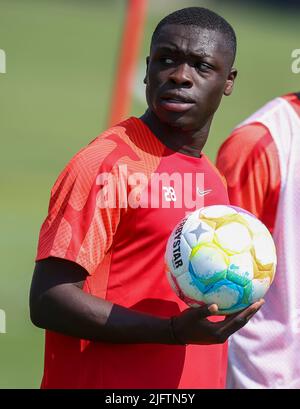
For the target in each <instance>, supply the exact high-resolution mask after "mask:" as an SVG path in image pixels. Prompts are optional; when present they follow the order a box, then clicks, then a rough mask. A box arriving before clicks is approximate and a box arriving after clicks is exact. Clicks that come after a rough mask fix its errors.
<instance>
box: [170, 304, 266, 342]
mask: <svg viewBox="0 0 300 409" xmlns="http://www.w3.org/2000/svg"><path fill="white" fill-rule="evenodd" d="M263 304H264V300H263V299H261V300H259V301H257V302H255V303H254V304H251V305H250V306H249V307H247V308H245V309H244V310H242V311H239V312H237V313H235V314H232V315H229V316H227V317H226V318H225V319H224V320H223V321H219V322H211V321H209V320H208V319H207V317H209V316H212V315H217V314H218V306H217V305H216V304H212V305H210V306H204V307H199V308H189V309H187V310H185V311H183V312H182V313H181V314H180V315H178V316H176V317H173V318H172V327H173V333H174V338H175V339H176V340H178V344H202V345H207V344H222V343H224V342H225V341H226V340H227V339H228V337H230V335H232V334H233V333H234V332H236V331H238V330H239V329H240V328H242V327H243V326H244V325H246V324H247V322H248V321H249V320H250V319H251V318H252V317H253V315H254V314H255V313H256V312H257V311H258V310H259V309H260V307H261V306H262V305H263Z"/></svg>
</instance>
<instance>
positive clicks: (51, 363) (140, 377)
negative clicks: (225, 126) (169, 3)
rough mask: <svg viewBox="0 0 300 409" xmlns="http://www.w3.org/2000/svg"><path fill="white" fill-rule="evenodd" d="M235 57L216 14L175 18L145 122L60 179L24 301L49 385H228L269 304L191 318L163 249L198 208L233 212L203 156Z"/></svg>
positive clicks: (94, 146)
mask: <svg viewBox="0 0 300 409" xmlns="http://www.w3.org/2000/svg"><path fill="white" fill-rule="evenodd" d="M235 50H236V39H235V34H234V31H233V29H232V28H231V26H230V25H229V24H228V23H227V22H226V21H225V20H224V19H223V18H221V17H220V16H218V15H216V14H215V13H213V12H211V11H209V10H206V9H203V8H197V7H195V8H187V9H183V10H179V11H176V12H174V13H172V14H171V15H169V16H167V17H166V18H165V19H163V20H162V21H161V22H160V23H159V24H158V26H157V28H156V30H155V31H154V33H153V37H152V41H151V48H150V56H149V57H148V58H147V72H146V77H145V84H146V95H147V102H148V109H147V111H146V112H145V114H144V115H143V116H142V117H141V118H140V119H138V118H129V119H128V120H126V121H124V122H122V123H120V124H118V125H116V126H115V127H113V128H111V129H109V130H107V131H106V132H104V133H103V134H102V135H100V136H99V137H98V138H96V139H95V140H94V141H92V142H91V143H90V144H89V145H88V146H87V147H86V148H84V149H83V150H81V151H80V152H79V153H78V154H77V155H75V157H74V158H73V159H72V160H71V161H70V163H69V164H68V165H67V167H66V168H65V170H64V171H63V172H62V173H61V175H60V176H59V178H58V180H57V181H56V183H55V185H54V188H53V190H52V193H51V200H50V206H49V214H48V216H47V218H46V220H45V222H44V224H43V226H42V228H41V233H40V239H39V246H38V255H37V264H36V268H35V272H34V277H33V282H32V288H31V296H30V309H31V318H32V321H33V323H34V324H35V325H37V326H39V327H42V328H46V329H47V332H46V350H45V370H44V377H43V383H42V387H44V388H221V387H223V386H224V380H225V371H226V360H227V358H226V343H225V341H226V339H227V338H228V336H230V335H231V334H232V333H233V332H234V331H236V330H238V329H239V328H241V327H242V326H243V325H245V324H246V322H247V321H248V319H249V318H250V317H251V316H252V315H253V314H254V313H255V312H256V311H257V309H259V308H260V306H261V305H262V302H263V301H262V302H258V303H256V304H253V305H252V306H251V307H249V308H248V309H247V310H244V311H243V312H241V313H239V314H236V315H235V316H232V317H230V318H228V319H226V320H225V321H223V322H220V319H217V318H218V317H213V318H210V319H208V318H207V317H209V316H211V315H214V314H216V313H217V306H216V305H212V306H210V307H203V308H199V309H187V308H186V305H185V304H184V303H183V302H181V301H180V300H179V299H178V297H177V296H176V295H175V294H174V292H173V291H172V289H171V287H170V285H169V283H168V282H167V279H166V274H165V269H164V252H165V248H166V243H167V239H168V237H169V235H170V233H171V231H172V229H173V228H174V226H175V225H176V224H177V223H178V222H179V221H180V220H181V219H182V218H183V217H184V216H185V215H186V213H187V212H191V211H193V210H195V207H196V204H198V205H199V204H200V205H204V204H205V205H211V204H218V203H222V204H224V203H225V204H226V203H228V196H227V192H226V188H225V186H224V184H223V181H222V179H221V177H220V176H219V174H218V172H217V170H216V168H215V167H214V166H213V165H212V164H211V163H210V162H209V161H208V159H207V158H206V157H205V155H203V154H202V153H201V152H202V148H203V146H204V144H205V142H206V139H207V137H208V132H209V128H210V125H211V121H212V119H213V115H214V113H215V111H216V110H217V108H218V105H219V103H220V101H221V98H222V95H223V94H224V95H230V94H231V92H232V88H233V82H234V79H235V76H236V70H235V69H234V68H232V65H233V61H234V57H235ZM175 171H176V172H175ZM175 173H176V174H175ZM178 175H179V177H180V178H178ZM186 175H189V176H191V177H192V178H193V179H192V181H191V179H189V181H188V182H187V183H184V181H185V179H184V178H185V176H186ZM197 175H198V176H199V175H200V176H201V177H198V178H197ZM203 175H204V181H203ZM178 179H180V181H183V182H182V184H181V185H180V186H178ZM157 180H158V181H157ZM195 180H197V181H198V182H199V181H200V182H199V184H200V185H199V184H197V185H196V182H195ZM176 181H177V182H176ZM176 183H177V184H176ZM197 191H198V192H200V194H199V197H198V199H197V198H196V192H197ZM204 191H206V192H208V191H209V194H207V195H205V196H204V195H202V192H204ZM191 203H192V204H191ZM214 318H215V319H214ZM213 344H215V345H213Z"/></svg>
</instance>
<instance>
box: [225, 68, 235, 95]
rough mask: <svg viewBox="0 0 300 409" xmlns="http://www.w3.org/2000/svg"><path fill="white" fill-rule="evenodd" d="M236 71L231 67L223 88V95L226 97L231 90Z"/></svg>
mask: <svg viewBox="0 0 300 409" xmlns="http://www.w3.org/2000/svg"><path fill="white" fill-rule="evenodd" d="M237 73H238V72H237V70H236V69H235V68H231V70H230V73H229V75H228V78H227V80H226V84H225V89H224V95H226V96H227V97H228V96H229V95H231V93H232V91H233V84H234V80H235V79H236V76H237Z"/></svg>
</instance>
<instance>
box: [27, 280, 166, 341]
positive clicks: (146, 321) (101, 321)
mask: <svg viewBox="0 0 300 409" xmlns="http://www.w3.org/2000/svg"><path fill="white" fill-rule="evenodd" d="M31 316H32V321H33V323H34V324H35V325H37V326H39V327H42V328H45V329H49V330H52V331H56V332H60V333H63V334H65V335H69V336H73V337H78V338H83V339H89V340H93V341H103V342H110V343H163V344H171V343H173V341H172V336H171V332H170V327H169V320H168V319H164V318H160V317H156V316H152V315H148V314H144V313H139V312H136V311H133V310H129V309H127V308H124V307H121V306H118V305H115V304H112V303H110V302H108V301H105V300H102V299H100V298H97V297H94V296H92V295H89V294H86V293H84V292H83V291H82V290H81V289H80V288H77V287H75V286H73V285H68V284H67V285H62V286H60V287H59V288H54V289H51V290H49V291H48V292H47V293H46V294H43V295H42V296H40V297H39V301H37V300H36V301H32V305H31Z"/></svg>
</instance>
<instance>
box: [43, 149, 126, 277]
mask: <svg viewBox="0 0 300 409" xmlns="http://www.w3.org/2000/svg"><path fill="white" fill-rule="evenodd" d="M113 148H114V144H113V143H112V142H110V141H103V142H102V143H96V144H93V143H92V144H90V145H89V146H87V147H86V148H84V149H82V150H81V151H80V152H79V153H78V154H77V155H75V156H74V158H73V159H72V160H71V161H70V162H69V164H68V165H67V166H66V168H65V169H64V170H63V171H62V173H61V174H60V176H59V177H58V179H57V181H56V182H55V184H54V186H53V188H52V190H51V198H50V204H49V210H48V215H47V217H46V219H45V221H44V223H43V225H42V227H41V231H40V236H39V242H38V250H37V257H36V260H41V259H45V258H47V257H50V256H53V257H59V258H63V259H67V260H70V261H74V262H76V263H77V264H79V265H81V266H82V267H84V268H85V269H86V270H87V272H88V273H89V274H93V273H94V272H95V270H96V269H97V267H98V266H99V264H100V263H101V261H102V260H103V258H104V256H105V254H106V253H107V251H108V250H109V248H110V246H111V244H112V241H113V237H114V234H115V232H116V229H117V226H118V224H119V220H120V213H121V210H120V208H119V206H117V203H119V201H118V200H115V206H114V205H112V206H103V200H102V199H103V197H104V195H105V194H107V189H105V188H106V184H107V181H108V178H105V177H103V176H105V175H110V178H117V177H118V174H117V170H116V167H113V166H112V165H111V164H110V163H109V161H107V160H106V158H107V157H108V155H109V153H110V152H111V151H112V149H113ZM114 182H116V180H115V179H114ZM112 186H113V187H115V186H116V183H114V184H113V185H111V184H110V188H111V187H112ZM105 191H106V193H105ZM108 193H111V192H108ZM114 198H115V199H118V198H117V197H116V196H114Z"/></svg>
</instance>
